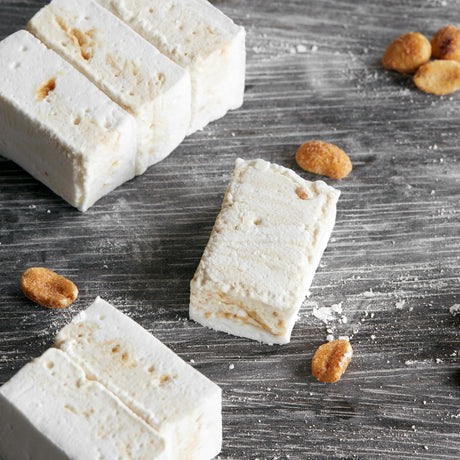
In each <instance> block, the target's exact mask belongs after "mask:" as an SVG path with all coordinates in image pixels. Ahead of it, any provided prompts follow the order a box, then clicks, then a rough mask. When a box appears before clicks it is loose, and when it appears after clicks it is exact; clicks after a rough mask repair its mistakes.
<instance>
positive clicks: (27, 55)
mask: <svg viewBox="0 0 460 460" xmlns="http://www.w3.org/2000/svg"><path fill="white" fill-rule="evenodd" d="M0 61H1V62H2V66H1V67H0V80H1V82H2V84H1V85H0V154H1V155H3V156H5V157H6V158H9V159H11V160H13V161H15V162H16V163H17V164H19V165H20V166H22V167H23V168H24V169H25V170H26V171H28V172H29V173H30V174H31V175H32V176H34V177H35V178H36V179H38V180H40V181H41V182H43V183H44V184H45V185H47V186H48V187H49V188H50V189H51V190H53V191H54V192H55V193H56V194H58V195H60V196H61V197H62V198H64V199H65V200H66V201H68V202H69V203H70V204H71V205H72V206H75V207H77V208H78V209H80V210H81V211H85V210H86V209H88V208H89V207H90V206H91V205H92V204H93V203H94V202H96V201H97V200H98V199H99V198H101V197H102V196H103V195H105V194H107V193H109V192H110V191H112V190H113V189H115V188H116V187H118V186H119V185H120V184H122V183H123V182H125V181H127V180H129V179H131V178H132V177H133V176H134V173H135V161H136V122H135V120H134V118H133V117H132V116H131V115H129V114H128V113H127V112H126V111H125V110H122V109H121V108H120V107H119V106H118V105H117V104H116V103H115V102H113V101H112V100H111V99H110V98H109V97H108V96H106V95H105V94H104V93H103V92H102V91H100V90H99V89H98V88H97V87H96V86H94V85H93V84H92V83H91V82H90V81H89V80H88V79H87V78H86V77H84V76H83V75H82V74H81V73H80V72H78V71H77V70H76V69H75V68H74V67H73V66H71V65H70V64H69V63H68V62H66V61H65V60H64V59H62V58H61V57H59V56H58V55H57V54H56V53H55V52H53V51H51V50H49V49H48V48H47V47H46V46H45V45H43V44H42V43H41V42H40V41H39V40H38V39H37V38H35V37H34V36H33V35H31V34H30V33H28V32H26V31H19V32H16V33H14V34H13V35H10V36H9V37H7V38H6V39H5V40H3V41H2V42H0Z"/></svg>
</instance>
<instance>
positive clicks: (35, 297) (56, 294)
mask: <svg viewBox="0 0 460 460" xmlns="http://www.w3.org/2000/svg"><path fill="white" fill-rule="evenodd" d="M21 289H22V290H23V292H24V294H25V295H26V297H28V298H29V299H30V300H32V301H34V302H35V303H38V304H39V305H41V306H42V307H47V308H64V307H68V306H69V305H70V304H71V303H72V302H73V301H74V300H75V299H76V298H77V296H78V289H77V287H76V286H75V284H74V283H72V281H70V280H68V279H67V278H64V277H63V276H60V275H58V274H57V273H54V272H53V271H51V270H48V269H47V268H42V267H31V268H28V269H27V270H26V271H25V272H24V273H23V274H22V275H21Z"/></svg>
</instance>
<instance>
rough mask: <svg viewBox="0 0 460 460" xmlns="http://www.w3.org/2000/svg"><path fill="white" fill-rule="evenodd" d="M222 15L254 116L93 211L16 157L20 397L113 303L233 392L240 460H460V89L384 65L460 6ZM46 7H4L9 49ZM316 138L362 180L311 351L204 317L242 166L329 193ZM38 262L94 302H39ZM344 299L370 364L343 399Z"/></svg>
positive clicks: (247, 108) (342, 228)
mask: <svg viewBox="0 0 460 460" xmlns="http://www.w3.org/2000/svg"><path fill="white" fill-rule="evenodd" d="M213 3H214V4H215V5H216V6H218V7H219V8H221V9H222V10H223V11H224V12H225V13H227V14H228V15H230V16H231V17H232V18H233V19H234V20H235V21H236V22H237V23H239V24H242V25H244V26H245V27H246V31H247V86H246V96H245V103H244V106H243V107H242V108H241V109H239V110H237V111H235V112H231V113H229V114H228V115H227V116H226V117H225V118H223V119H221V120H219V121H217V122H214V123H212V124H211V125H209V126H208V127H207V128H205V129H204V130H203V131H202V132H199V133H196V134H194V135H192V136H190V137H189V138H187V139H186V140H185V141H184V142H183V143H182V145H181V146H180V147H179V148H178V149H177V150H176V151H175V152H174V153H173V154H172V155H171V156H170V157H169V158H167V159H166V160H164V161H163V162H161V163H160V164H158V165H156V166H154V167H152V168H150V169H149V170H148V171H147V172H146V173H145V174H144V175H143V176H141V177H137V178H136V179H134V180H132V181H130V182H129V183H127V184H125V185H123V186H122V187H120V188H119V189H117V190H116V191H114V192H113V193H111V194H110V195H109V196H107V197H105V198H103V199H102V200H100V201H99V202H98V203H97V204H96V205H95V206H93V207H92V208H91V209H90V210H89V211H88V212H86V213H85V214H81V213H79V212H78V211H76V210H75V209H73V208H71V207H70V206H69V205H67V204H66V203H65V202H64V201H62V200H61V199H60V198H58V197H57V196H55V195H54V194H53V193H52V192H50V191H49V190H48V189H47V188H46V187H45V186H44V185H42V184H40V183H39V182H37V181H36V180H34V179H33V178H32V177H30V176H29V175H28V174H26V173H25V172H24V171H23V170H22V169H20V168H19V167H18V166H16V165H15V164H14V163H12V162H10V161H7V160H5V159H3V158H2V157H0V260H1V268H0V292H1V296H0V384H2V383H4V382H5V381H6V380H8V379H9V378H10V377H11V376H12V375H13V374H14V373H15V372H17V371H18V370H19V369H20V368H21V367H22V366H23V365H24V364H25V363H26V362H28V361H29V360H30V359H32V358H33V357H36V356H38V355H39V354H40V353H42V352H43V351H44V350H45V349H46V348H47V347H49V346H50V345H51V344H52V342H53V337H54V334H55V332H56V331H57V330H58V329H59V328H60V327H62V326H63V325H64V324H65V323H66V322H68V321H69V320H70V319H71V318H72V317H73V316H74V315H75V314H76V313H77V312H78V311H81V310H83V309H84V308H86V307H87V306H88V305H89V304H90V303H91V302H92V301H93V300H94V298H95V297H96V296H97V295H99V296H101V297H103V298H104V299H106V300H107V301H109V302H111V303H113V304H114V305H115V306H117V307H119V308H120V309H121V310H122V311H123V312H125V313H128V314H129V315H130V316H131V317H132V318H134V319H135V320H136V321H138V322H139V323H140V324H141V325H142V326H144V327H145V328H147V329H148V330H149V331H151V332H152V333H154V334H155V335H156V336H157V337H158V338H159V339H160V340H162V341H164V343H165V344H167V345H168V346H170V347H171V348H172V349H173V350H174V351H175V352H177V353H178V354H179V355H180V356H181V357H182V358H184V359H185V360H187V361H189V362H191V363H192V365H193V366H194V367H196V368H197V369H198V370H200V371H201V372H203V373H204V374H205V375H207V376H209V377H210V378H211V379H212V380H213V381H214V382H216V383H217V384H219V385H220V386H221V387H222V389H223V435H224V444H223V450H222V453H221V455H220V458H221V459H222V460H224V459H225V460H229V459H235V460H241V459H252V460H255V459H291V460H292V459H310V458H311V459H318V458H359V459H374V458H395V459H396V458H398V459H399V458H420V459H437V460H438V459H444V458H452V459H453V458H458V457H459V452H460V434H459V432H460V399H459V396H460V386H459V385H460V373H459V365H458V359H459V358H458V352H459V343H460V340H459V337H460V334H459V325H460V315H457V316H454V315H453V314H451V313H450V311H449V309H450V308H451V307H453V306H454V305H458V304H459V303H460V288H459V284H460V283H459V265H460V264H459V257H460V238H459V197H460V171H459V158H460V155H459V121H458V118H459V116H458V114H459V113H460V93H458V94H452V95H449V96H444V97H438V96H433V95H428V94H425V93H422V92H420V91H418V90H417V89H416V87H415V86H414V84H413V82H412V80H411V78H410V77H408V76H403V75H398V74H396V73H393V72H389V71H384V70H383V69H382V67H381V64H380V59H381V56H382V54H383V51H384V50H385V48H386V46H387V45H388V44H389V43H390V42H391V41H392V40H393V39H394V38H395V37H397V36H399V35H401V34H403V33H405V32H409V31H415V30H417V31H420V32H422V33H424V34H426V35H427V36H428V37H431V36H432V35H433V34H434V33H435V32H436V31H437V30H438V29H439V28H440V27H442V26H444V25H447V24H451V23H452V22H453V21H455V20H457V16H458V15H457V14H456V13H458V12H459V11H460V2H459V1H444V0H430V1H428V0H422V1H420V0H417V1H416V0H409V1H404V2H401V1H396V0H378V1H377V0H371V1H345V0H343V1H340V0H339V1H330V0H317V1H312V0H283V1H275V0H252V1H250V2H248V1H245V0H221V1H215V2H213ZM44 4H45V2H44V1H30V0H25V1H13V0H8V1H1V2H0V38H4V37H6V36H7V35H8V34H10V33H12V32H14V31H16V30H18V29H20V28H23V27H24V26H25V24H26V22H27V20H28V19H29V18H30V17H31V16H32V15H33V14H34V13H35V12H36V11H37V10H38V9H39V8H40V7H41V6H43V5H44ZM457 25H460V24H458V23H457ZM0 84H1V82H0ZM309 139H320V140H324V141H328V142H333V143H335V144H337V145H339V146H340V147H342V148H343V149H344V150H345V151H346V152H347V153H348V154H349V156H350V158H351V160H352V162H353V166H354V168H353V171H352V173H351V174H350V175H349V177H347V178H346V179H343V180H340V181H335V180H330V179H327V178H326V181H327V183H328V184H330V185H333V186H335V187H337V188H338V189H340V190H341V192H342V196H341V198H340V201H339V207H338V208H339V209H338V215H337V223H336V226H335V229H334V232H333V235H332V239H331V241H330V243H329V246H328V248H327V250H326V252H325V254H324V256H323V258H322V262H321V265H320V267H319V269H318V272H317V274H316V276H315V279H314V282H313V286H312V294H311V296H310V298H309V299H307V300H306V301H305V303H304V305H303V307H302V310H301V313H300V318H299V321H298V322H297V325H296V326H295V328H294V332H293V337H292V341H291V343H290V344H288V345H285V346H267V345H262V344H258V343H255V342H252V341H249V340H246V339H242V338H237V337H233V336H229V335H226V334H223V333H218V332H214V331H212V330H208V329H205V328H203V327H201V326H200V325H198V324H196V323H194V322H191V321H189V320H188V297H189V282H190V279H191V278H192V276H193V273H194V271H195V269H196V266H197V264H198V261H199V259H200V257H201V254H202V251H203V249H204V247H205V245H206V242H207V239H208V236H209V233H210V231H211V228H212V225H213V222H214V219H215V217H216V215H217V213H218V211H219V209H220V204H221V200H222V197H223V194H224V192H225V188H226V185H227V182H228V179H229V177H230V175H231V172H232V169H233V164H234V161H235V159H236V158H237V157H243V158H246V159H249V158H263V159H265V160H269V161H272V162H275V163H278V164H281V165H283V166H287V167H290V168H292V169H294V170H295V171H296V172H298V173H299V174H300V175H301V176H302V177H305V178H307V179H310V180H312V179H316V178H317V177H316V176H314V175H313V174H309V173H306V172H303V171H301V170H300V169H299V168H298V167H297V166H296V163H295V160H294V154H295V151H296V149H297V147H298V146H299V145H300V144H301V143H302V142H304V141H306V140H309ZM0 153H1V152H0ZM321 178H322V177H321ZM322 179H324V178H322ZM34 265H39V266H46V267H49V268H51V269H54V270H56V271H57V272H59V273H61V274H63V275H66V276H68V277H69V278H71V279H72V280H73V281H74V282H75V283H76V284H77V285H78V287H79V289H80V296H79V299H78V300H77V301H76V302H75V304H74V305H72V306H71V307H70V308H69V309H67V310H65V311H48V310H46V309H42V308H40V307H37V306H36V305H34V304H32V303H31V302H30V301H28V300H27V299H26V298H25V297H24V296H23V294H22V292H21V291H20V288H19V278H20V274H21V272H22V271H23V270H24V269H25V268H27V267H29V266H34ZM339 303H341V307H342V309H343V313H342V314H341V315H336V319H335V320H333V321H332V322H331V324H329V329H330V331H331V333H332V334H333V335H334V336H335V337H339V336H344V335H347V336H349V337H350V340H351V343H352V345H353V347H354V350H355V355H354V357H353V359H352V362H351V364H350V366H349V368H348V370H347V372H346V374H345V375H344V377H343V378H342V380H340V381H339V382H338V383H336V384H330V385H327V384H322V383H320V382H318V381H316V380H315V379H314V378H313V376H312V374H311V371H310V363H311V357H312V355H313V353H314V351H315V350H316V348H317V347H318V346H319V345H320V344H322V343H323V342H325V341H326V336H327V335H328V334H329V333H330V332H328V331H327V326H326V324H325V323H323V322H322V321H321V320H320V319H318V318H317V317H316V316H314V315H313V311H314V309H315V308H316V309H318V308H320V307H331V306H332V305H334V304H339ZM192 360H193V361H192Z"/></svg>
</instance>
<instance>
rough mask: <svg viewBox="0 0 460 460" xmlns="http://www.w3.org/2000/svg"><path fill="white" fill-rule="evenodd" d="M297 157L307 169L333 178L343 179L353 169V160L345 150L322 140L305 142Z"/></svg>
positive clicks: (300, 163)
mask: <svg viewBox="0 0 460 460" xmlns="http://www.w3.org/2000/svg"><path fill="white" fill-rule="evenodd" d="M295 159H296V161H297V163H298V165H299V166H300V167H301V168H302V169H304V170H305V171H308V172H311V173H315V174H321V175H323V176H328V177H331V178H332V179H342V178H344V177H345V176H348V174H349V173H350V171H351V170H352V165H351V161H350V159H349V158H348V156H347V154H346V153H345V152H344V151H343V150H341V149H339V148H338V147H337V146H336V145H334V144H329V143H327V142H322V141H309V142H305V143H304V144H302V145H301V146H300V147H299V149H298V150H297V153H296V155H295Z"/></svg>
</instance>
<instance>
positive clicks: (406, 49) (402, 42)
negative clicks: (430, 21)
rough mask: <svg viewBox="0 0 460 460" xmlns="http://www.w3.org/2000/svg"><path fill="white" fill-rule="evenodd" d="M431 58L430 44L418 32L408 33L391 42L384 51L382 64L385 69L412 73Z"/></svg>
mask: <svg viewBox="0 0 460 460" xmlns="http://www.w3.org/2000/svg"><path fill="white" fill-rule="evenodd" d="M430 57H431V44H430V42H429V41H428V39H427V38H426V37H425V36H424V35H422V34H419V33H418V32H410V33H408V34H404V35H401V36H400V37H398V38H396V39H395V40H393V41H392V42H391V43H390V45H389V46H388V48H387V49H386V50H385V53H384V54H383V58H382V64H383V67H384V68H385V69H390V70H396V71H398V72H401V73H414V72H415V71H416V70H417V69H418V68H419V67H420V66H421V65H422V64H425V62H428V60H429V59H430Z"/></svg>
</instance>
